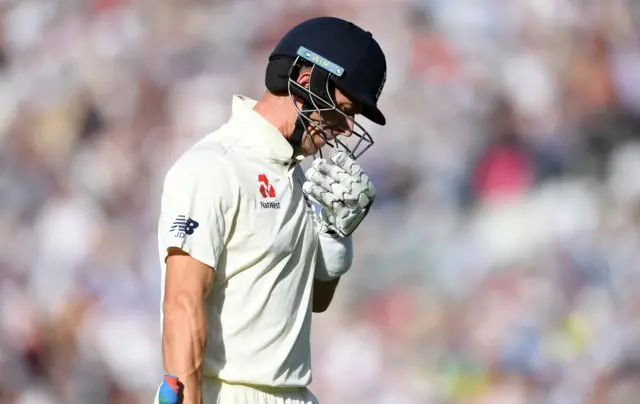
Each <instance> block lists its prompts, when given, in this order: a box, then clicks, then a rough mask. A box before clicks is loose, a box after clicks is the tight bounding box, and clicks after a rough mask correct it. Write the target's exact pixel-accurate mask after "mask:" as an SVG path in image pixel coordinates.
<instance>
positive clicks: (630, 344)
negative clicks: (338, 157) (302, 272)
mask: <svg viewBox="0 0 640 404" xmlns="http://www.w3.org/2000/svg"><path fill="white" fill-rule="evenodd" d="M326 14H331V15H335V16H339V17H343V18H347V19H350V20H352V21H354V22H356V23H357V24H359V25H361V26H362V27H364V28H365V29H367V30H370V31H372V32H373V33H374V35H375V36H376V38H378V40H379V42H380V43H381V45H382V47H383V49H385V51H386V53H387V59H388V65H389V76H388V80H387V85H386V88H385V91H384V93H383V95H382V98H381V109H382V110H383V111H385V113H386V115H387V118H388V124H387V126H385V127H383V128H380V127H376V126H374V125H370V124H369V123H368V122H366V121H364V120H362V122H361V123H362V124H364V125H365V127H367V128H368V129H369V130H370V131H371V133H372V134H373V136H374V139H375V141H376V145H374V146H373V147H372V148H371V149H370V150H369V151H367V153H365V155H364V156H363V157H362V159H361V163H362V166H363V167H364V169H365V170H366V171H367V172H368V173H370V176H371V177H372V179H373V181H374V183H375V184H376V187H377V190H378V195H379V196H378V200H377V202H376V204H375V205H374V208H373V210H372V212H371V214H370V215H369V216H368V218H367V220H366V221H365V223H364V224H363V229H362V230H360V231H359V232H358V233H357V236H356V249H357V251H356V254H357V255H356V263H355V267H354V268H353V269H352V271H351V272H350V273H349V275H348V276H346V277H345V279H344V280H343V282H342V283H341V286H340V288H339V291H338V293H337V297H336V300H335V302H334V304H333V306H332V307H331V308H330V309H329V311H328V312H327V313H325V314H321V315H316V316H315V320H314V330H313V349H314V356H313V361H314V382H313V385H312V390H313V391H314V393H315V394H316V395H317V397H318V398H319V399H320V402H322V403H328V404H347V403H351V404H356V403H367V404H395V403H402V404H467V403H469V404H485V403H491V404H529V403H548V404H573V403H585V404H605V403H606V404H626V403H629V404H633V403H636V402H637V397H640V387H639V386H640V349H639V348H640V345H638V344H639V343H640V338H638V337H640V334H639V333H638V332H639V331H640V175H638V173H640V35H639V31H638V29H639V28H640V3H639V2H637V1H634V0H606V1H605V0H516V1H514V0H394V1H391V0H386V1H384V0H342V1H337V0H307V1H300V0H298V1H293V0H269V1H258V0H253V1H250V0H235V1H233V0H207V1H205V0H181V1H179V2H178V1H175V2H173V1H154V0H91V1H89V0H57V1H54V0H0V403H2V404H85V403H87V404H133V403H151V402H152V400H153V396H154V393H155V389H156V388H157V385H158V382H159V380H160V375H161V372H162V370H161V358H160V322H159V310H160V292H159V289H160V273H159V263H158V262H157V241H156V240H157V233H156V232H157V216H158V205H159V197H160V192H161V186H162V180H163V178H164V175H165V173H166V170H167V169H168V167H169V166H170V165H171V164H172V162H173V161H174V160H175V158H176V157H177V156H179V155H180V153H181V152H182V151H184V150H185V149H186V148H187V147H189V146H190V145H191V144H192V143H193V142H194V141H196V140H197V139H198V138H200V137H201V136H203V135H205V134H207V133H209V132H210V131H212V130H214V129H216V128H217V127H218V126H219V125H220V124H221V123H223V122H225V121H226V119H227V118H228V116H229V113H230V106H231V96H232V95H233V94H244V95H247V96H251V97H253V98H259V97H260V95H261V94H262V92H263V91H264V84H263V80H264V67H265V65H266V58H267V56H268V54H269V52H270V50H271V48H272V47H273V46H274V45H275V43H276V41H277V40H278V39H279V38H280V36H281V35H282V34H284V33H285V32H286V31H287V30H288V29H289V28H290V27H291V26H293V25H294V24H295V23H297V22H299V21H302V20H304V19H306V18H309V17H313V16H317V15H326ZM636 170H638V171H636Z"/></svg>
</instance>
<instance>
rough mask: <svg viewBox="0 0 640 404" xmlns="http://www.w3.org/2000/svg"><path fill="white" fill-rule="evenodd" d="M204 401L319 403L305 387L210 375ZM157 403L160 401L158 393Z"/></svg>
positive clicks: (230, 403) (229, 403)
mask: <svg viewBox="0 0 640 404" xmlns="http://www.w3.org/2000/svg"><path fill="white" fill-rule="evenodd" d="M202 401H203V404H318V400H317V399H316V398H315V396H314V395H313V393H311V391H309V389H307V388H305V387H300V388H273V387H265V388H260V387H252V386H251V387H250V386H245V385H241V384H228V383H225V382H223V381H220V380H217V379H211V378H208V377H204V378H203V379H202ZM155 403H156V404H157V403H158V394H157V393H156V400H155Z"/></svg>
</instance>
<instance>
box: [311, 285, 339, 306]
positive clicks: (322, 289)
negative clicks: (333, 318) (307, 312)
mask: <svg viewBox="0 0 640 404" xmlns="http://www.w3.org/2000/svg"><path fill="white" fill-rule="evenodd" d="M339 281H340V278H336V279H333V280H330V281H321V280H318V279H314V280H313V302H312V310H313V312H314V313H322V312H324V311H326V310H327V309H328V308H329V305H330V304H331V301H332V300H333V296H334V294H335V293H336V288H337V287H338V282H339Z"/></svg>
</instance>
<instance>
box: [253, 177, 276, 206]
mask: <svg viewBox="0 0 640 404" xmlns="http://www.w3.org/2000/svg"><path fill="white" fill-rule="evenodd" d="M258 183H259V184H260V195H262V198H263V199H271V198H275V197H276V190H275V188H273V185H271V184H270V183H269V179H268V178H267V176H266V175H265V174H259V175H258ZM260 206H261V207H262V208H263V209H280V202H279V201H260Z"/></svg>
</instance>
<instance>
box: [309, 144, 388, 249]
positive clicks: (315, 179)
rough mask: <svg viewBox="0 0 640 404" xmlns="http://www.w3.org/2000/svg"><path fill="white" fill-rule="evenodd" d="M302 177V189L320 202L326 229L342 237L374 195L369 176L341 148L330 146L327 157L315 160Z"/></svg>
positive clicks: (362, 215)
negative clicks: (305, 179)
mask: <svg viewBox="0 0 640 404" xmlns="http://www.w3.org/2000/svg"><path fill="white" fill-rule="evenodd" d="M305 177H306V178H307V181H306V182H305V183H304V184H303V186H302V191H303V192H304V193H305V194H306V195H307V196H308V197H309V198H310V199H312V200H313V201H314V202H316V203H317V204H318V205H320V207H321V209H320V219H321V221H322V222H323V223H324V225H326V227H327V230H328V231H330V232H335V233H337V234H338V235H340V236H341V237H347V236H349V235H350V234H351V233H353V232H354V231H355V229H356V228H357V227H358V226H359V225H360V223H362V220H363V219H364V218H365V216H367V213H369V209H370V208H371V205H372V204H373V201H374V200H375V197H376V191H375V188H374V187H373V184H372V183H371V181H370V180H369V177H367V175H366V174H365V173H364V172H363V171H362V168H361V167H360V166H359V165H357V164H356V163H355V162H354V161H353V159H351V158H350V157H349V156H348V155H347V153H346V152H345V151H344V150H341V149H333V150H332V152H331V154H330V155H329V158H328V159H324V158H321V159H317V160H315V161H314V162H313V164H312V165H311V167H310V168H309V169H308V170H307V172H306V173H305Z"/></svg>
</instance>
